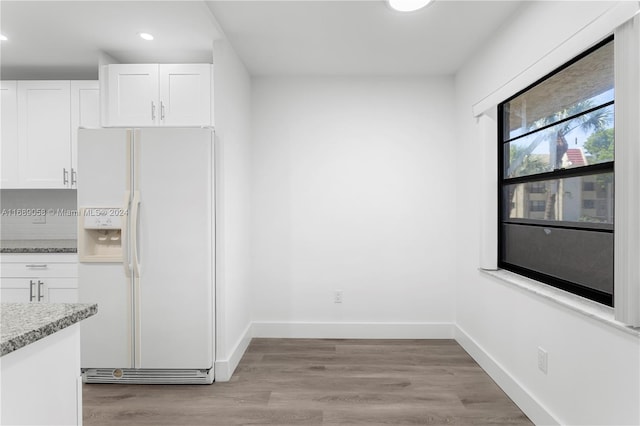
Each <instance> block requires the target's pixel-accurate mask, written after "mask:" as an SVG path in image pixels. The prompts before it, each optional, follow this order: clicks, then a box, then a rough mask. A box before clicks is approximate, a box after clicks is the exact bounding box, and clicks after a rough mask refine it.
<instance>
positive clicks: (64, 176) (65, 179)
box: [62, 169, 69, 185]
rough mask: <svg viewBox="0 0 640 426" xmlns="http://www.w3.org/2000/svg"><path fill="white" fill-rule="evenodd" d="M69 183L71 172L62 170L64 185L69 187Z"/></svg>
mask: <svg viewBox="0 0 640 426" xmlns="http://www.w3.org/2000/svg"><path fill="white" fill-rule="evenodd" d="M68 183H69V172H68V171H67V169H62V184H63V185H67V184H68Z"/></svg>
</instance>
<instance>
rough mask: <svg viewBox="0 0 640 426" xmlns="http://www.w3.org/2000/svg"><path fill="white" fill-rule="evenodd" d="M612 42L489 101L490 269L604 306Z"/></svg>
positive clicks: (609, 241) (609, 274) (609, 249)
mask: <svg viewBox="0 0 640 426" xmlns="http://www.w3.org/2000/svg"><path fill="white" fill-rule="evenodd" d="M613 43H614V42H613V37H610V38H608V39H607V40H604V41H603V42H601V43H599V44H598V45H597V46H595V47H593V48H592V49H590V50H589V51H587V52H585V53H583V54H581V55H580V56H578V57H577V58H574V59H573V60H571V61H570V62H568V63H567V64H565V65H564V66H562V67H561V68H559V69H557V70H555V71H554V72H552V73H551V74H549V75H548V76H546V77H545V78H543V79H541V80H540V81H538V82H536V83H535V84H533V85H532V86H530V87H529V88H527V89H525V90H523V91H522V92H520V93H518V94H516V95H515V96H513V97H511V98H509V99H507V100H506V101H504V102H503V103H501V104H500V105H498V117H499V118H498V126H499V127H498V134H499V149H498V157H499V158H498V161H499V162H498V164H499V165H500V167H499V191H500V193H499V197H498V199H499V220H500V223H499V228H498V229H499V230H498V232H499V235H498V238H499V249H498V266H499V267H501V268H503V269H507V270H511V271H513V272H516V273H519V274H522V275H525V276H528V277H530V278H533V279H536V280H538V281H541V282H544V283H546V284H549V285H552V286H555V287H558V288H562V289H564V290H567V291H570V292H573V293H575V294H578V295H581V296H584V297H587V298H590V299H592V300H595V301H598V302H601V303H604V304H607V305H609V306H613V231H614V223H613V222H614V220H613V205H614V189H613V184H614V179H613V178H614V155H613V154H614V131H613V126H614V72H613V65H614V57H613V51H614V49H613Z"/></svg>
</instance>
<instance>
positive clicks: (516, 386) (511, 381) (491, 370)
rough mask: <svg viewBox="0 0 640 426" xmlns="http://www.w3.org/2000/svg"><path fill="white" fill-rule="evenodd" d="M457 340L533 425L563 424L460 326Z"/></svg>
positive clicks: (456, 335)
mask: <svg viewBox="0 0 640 426" xmlns="http://www.w3.org/2000/svg"><path fill="white" fill-rule="evenodd" d="M455 339H456V341H457V342H458V343H459V344H460V346H462V347H463V348H464V350H465V351H467V352H468V353H469V355H471V357H472V358H473V359H474V360H475V361H476V362H477V363H478V364H479V365H480V367H482V369H483V370H484V371H486V373H487V374H488V375H489V376H491V378H492V379H493V380H494V381H495V382H496V383H497V384H498V386H500V387H501V388H502V390H503V391H504V392H505V393H506V394H507V395H508V396H509V398H511V399H512V400H513V402H515V403H516V405H517V406H518V407H520V409H521V410H522V411H523V412H524V413H525V414H526V415H527V416H528V417H529V419H531V421H532V422H533V423H535V424H536V425H560V424H561V423H560V422H559V421H558V420H557V419H556V418H555V416H554V415H553V414H551V413H550V412H549V410H547V409H546V408H545V407H544V406H543V405H542V404H541V403H540V402H538V400H536V398H535V397H534V396H533V395H531V394H530V393H529V392H528V391H527V390H526V389H525V388H524V387H523V386H522V385H521V384H520V383H519V382H518V381H517V380H516V379H515V378H514V377H512V376H511V375H510V374H509V372H508V371H506V370H505V369H504V368H503V367H502V365H500V363H498V362H497V361H496V360H495V359H494V358H493V357H492V356H491V355H489V354H488V353H487V352H486V351H485V350H484V349H483V348H482V347H481V346H480V345H479V344H478V343H477V342H476V341H475V340H473V339H472V338H471V337H470V336H469V335H468V334H467V333H466V332H465V331H464V330H463V329H462V328H460V327H459V326H456V327H455Z"/></svg>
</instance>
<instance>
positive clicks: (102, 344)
mask: <svg viewBox="0 0 640 426" xmlns="http://www.w3.org/2000/svg"><path fill="white" fill-rule="evenodd" d="M78 287H79V296H78V299H79V301H80V303H97V304H98V314H96V315H95V316H93V317H91V318H89V319H87V320H86V321H82V322H81V323H80V333H81V335H82V338H81V339H80V346H81V361H80V362H81V364H80V365H81V367H82V368H133V344H132V338H133V336H132V334H131V333H132V324H133V321H132V312H131V306H132V305H131V282H130V280H129V278H128V277H126V276H125V275H124V272H123V269H122V264H121V263H80V264H78Z"/></svg>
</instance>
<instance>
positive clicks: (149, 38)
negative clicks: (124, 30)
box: [138, 33, 153, 41]
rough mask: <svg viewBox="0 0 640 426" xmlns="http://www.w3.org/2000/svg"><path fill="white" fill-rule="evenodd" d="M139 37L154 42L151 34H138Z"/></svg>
mask: <svg viewBox="0 0 640 426" xmlns="http://www.w3.org/2000/svg"><path fill="white" fill-rule="evenodd" d="M138 35H139V36H140V38H142V39H144V40H147V41H151V40H153V36H152V35H151V34H149V33H138Z"/></svg>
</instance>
